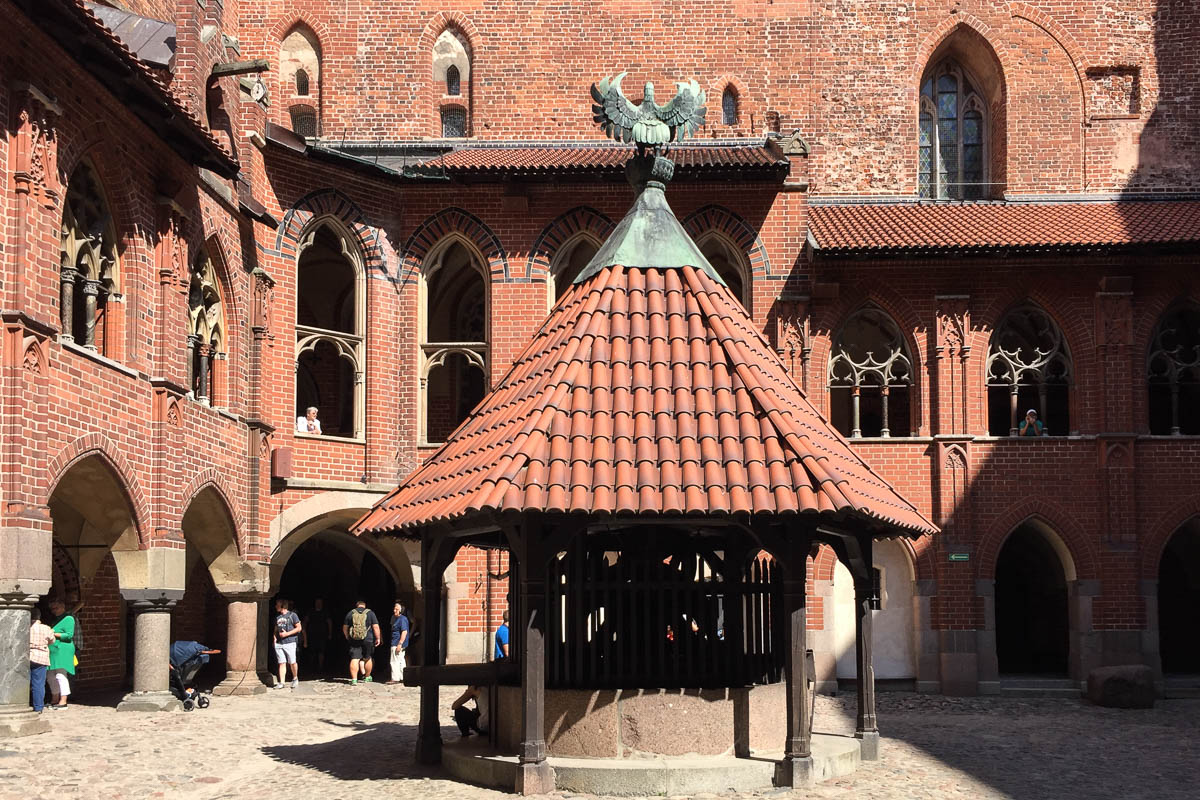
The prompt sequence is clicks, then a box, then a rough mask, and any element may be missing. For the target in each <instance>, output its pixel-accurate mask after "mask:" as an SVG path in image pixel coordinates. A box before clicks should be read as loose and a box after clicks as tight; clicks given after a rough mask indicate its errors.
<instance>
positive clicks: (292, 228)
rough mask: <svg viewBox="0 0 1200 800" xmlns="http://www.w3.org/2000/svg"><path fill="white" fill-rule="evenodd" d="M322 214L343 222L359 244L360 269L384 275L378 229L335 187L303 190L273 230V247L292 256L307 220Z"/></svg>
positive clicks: (283, 253) (294, 253)
mask: <svg viewBox="0 0 1200 800" xmlns="http://www.w3.org/2000/svg"><path fill="white" fill-rule="evenodd" d="M321 217H333V218H334V219H336V220H338V221H339V222H341V223H342V225H343V226H344V227H345V228H346V230H347V231H348V232H349V233H350V235H351V236H352V237H353V238H354V240H355V242H356V243H357V244H358V250H359V252H360V253H361V254H362V260H363V270H364V272H365V274H366V275H367V276H368V277H369V276H371V275H379V276H384V277H386V276H387V264H386V262H385V261H384V258H383V248H382V247H381V245H380V243H379V237H378V233H377V231H376V230H375V229H374V228H372V227H371V226H370V225H368V224H367V222H366V215H365V214H364V213H363V210H362V209H361V208H359V207H358V205H357V204H355V202H354V201H353V200H351V199H350V198H349V197H347V196H346V195H344V194H342V193H341V192H340V191H338V190H337V189H318V190H316V191H314V192H310V193H309V194H306V195H305V196H304V197H302V198H300V199H299V200H298V201H296V204H295V205H294V206H292V208H291V209H289V210H288V212H287V213H286V214H285V215H284V217H283V222H282V223H281V224H280V225H279V230H278V232H277V233H276V234H275V251H276V252H277V253H279V254H280V255H282V256H285V257H287V258H290V259H292V260H295V258H296V254H297V252H298V248H299V245H300V238H301V235H302V234H303V233H304V231H305V229H306V228H307V227H308V224H309V223H310V222H312V221H313V220H314V219H319V218H321Z"/></svg>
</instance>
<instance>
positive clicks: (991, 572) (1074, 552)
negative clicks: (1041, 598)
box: [977, 499, 1100, 580]
mask: <svg viewBox="0 0 1200 800" xmlns="http://www.w3.org/2000/svg"><path fill="white" fill-rule="evenodd" d="M1031 521H1032V522H1038V523H1041V524H1042V525H1044V526H1046V527H1047V528H1050V529H1051V530H1053V531H1054V533H1055V534H1056V535H1057V536H1058V537H1059V538H1060V539H1061V540H1062V543H1063V545H1064V546H1065V547H1066V548H1067V551H1068V552H1069V553H1070V556H1071V560H1072V562H1073V564H1074V568H1075V579H1076V580H1089V579H1096V578H1099V577H1100V573H1099V568H1098V567H1097V556H1096V553H1095V552H1094V550H1093V549H1092V546H1091V544H1090V543H1089V540H1088V536H1087V533H1086V531H1084V530H1083V529H1082V528H1081V527H1080V526H1079V525H1078V523H1076V522H1074V521H1073V520H1072V519H1071V515H1070V514H1069V513H1068V512H1067V511H1066V510H1065V509H1062V508H1060V507H1058V506H1056V505H1054V504H1052V503H1050V502H1048V501H1046V500H1042V499H1032V500H1024V501H1022V502H1020V503H1017V504H1016V505H1014V506H1011V507H1010V508H1009V509H1008V510H1007V511H1005V512H1004V513H1002V514H1000V515H999V516H998V517H996V518H995V519H994V520H993V521H992V524H991V526H990V527H989V528H988V529H987V532H986V533H985V534H984V535H983V537H982V538H981V539H980V540H979V550H978V552H979V561H978V564H979V566H978V567H977V569H978V572H977V576H978V577H980V578H982V579H984V580H986V579H988V578H991V577H994V576H995V573H996V559H997V557H998V556H999V555H1000V549H1001V548H1002V547H1003V546H1004V542H1005V541H1006V540H1007V539H1008V536H1009V534H1011V533H1012V532H1013V531H1014V530H1016V529H1017V528H1018V527H1020V526H1021V525H1023V524H1024V523H1026V522H1031ZM1064 567H1066V565H1064Z"/></svg>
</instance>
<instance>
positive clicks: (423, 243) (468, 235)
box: [400, 207, 509, 284]
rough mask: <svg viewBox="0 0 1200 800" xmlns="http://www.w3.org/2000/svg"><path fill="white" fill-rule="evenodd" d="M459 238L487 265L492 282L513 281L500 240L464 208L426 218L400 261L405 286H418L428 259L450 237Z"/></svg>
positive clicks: (413, 235)
mask: <svg viewBox="0 0 1200 800" xmlns="http://www.w3.org/2000/svg"><path fill="white" fill-rule="evenodd" d="M454 234H457V235H458V236H459V237H460V238H462V239H465V240H466V242H467V243H468V244H469V245H470V246H471V247H473V248H474V249H475V250H476V251H477V252H478V253H479V255H480V256H481V257H482V258H483V261H484V262H485V263H486V264H487V269H488V273H489V275H490V276H491V281H492V282H493V283H496V282H504V281H507V280H508V279H509V268H508V257H507V256H506V255H505V253H504V247H503V245H501V244H500V239H499V238H498V237H497V236H496V234H495V233H493V232H492V229H491V228H489V227H488V226H487V225H486V224H484V222H483V220H481V219H479V217H477V216H475V215H474V214H472V213H471V212H469V211H464V210H463V209H461V208H455V207H450V208H444V209H442V210H441V211H439V212H437V213H436V214H433V215H432V216H430V217H428V218H426V220H425V221H424V222H422V223H421V224H420V225H419V226H418V227H417V229H416V230H415V231H413V234H412V236H410V237H408V241H407V242H405V243H404V250H403V251H402V253H403V255H401V257H400V265H401V266H400V277H401V280H402V282H403V283H406V284H408V283H415V282H416V281H417V278H418V276H419V275H420V273H421V270H422V268H423V266H424V263H425V258H426V257H427V256H428V255H429V254H430V252H432V251H433V250H434V249H435V248H436V247H438V246H440V245H441V244H442V242H443V241H444V240H445V239H446V238H447V237H449V236H452V235H454Z"/></svg>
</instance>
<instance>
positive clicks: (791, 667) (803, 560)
mask: <svg viewBox="0 0 1200 800" xmlns="http://www.w3.org/2000/svg"><path fill="white" fill-rule="evenodd" d="M808 550H809V538H808V536H807V535H804V534H801V533H799V532H796V531H789V533H788V541H787V542H786V553H787V555H786V558H785V559H784V564H783V567H784V569H785V574H784V579H783V613H784V630H785V631H786V636H787V641H786V645H785V646H786V647H787V655H786V661H785V665H784V672H785V680H786V711H785V714H786V726H787V732H786V737H785V739H784V755H783V761H782V762H780V774H778V775H777V776H776V783H778V784H779V785H780V786H791V787H793V788H796V787H801V786H807V785H808V784H810V783H812V780H813V772H812V767H813V762H812V715H811V713H810V709H811V708H812V697H811V691H812V690H811V689H810V688H809V685H808V680H809V674H808V658H807V650H808V638H807V634H808V630H807V619H806V615H807V613H808V611H807V609H806V608H805V595H804V584H805V580H806V578H807V560H808Z"/></svg>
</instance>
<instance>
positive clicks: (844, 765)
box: [442, 734, 859, 796]
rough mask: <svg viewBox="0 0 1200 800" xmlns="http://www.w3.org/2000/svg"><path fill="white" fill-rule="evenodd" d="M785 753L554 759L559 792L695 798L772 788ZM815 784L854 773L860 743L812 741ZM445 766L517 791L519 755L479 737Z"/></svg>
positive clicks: (447, 755) (456, 750) (452, 746)
mask: <svg viewBox="0 0 1200 800" xmlns="http://www.w3.org/2000/svg"><path fill="white" fill-rule="evenodd" d="M782 755H783V754H782V753H768V754H757V755H755V756H754V757H752V758H734V757H732V756H720V757H715V758H714V757H711V756H683V757H674V758H669V757H657V758H562V757H551V758H550V759H549V762H550V767H551V769H552V770H553V771H554V788H555V789H557V790H560V791H568V792H581V793H585V794H599V795H640V796H646V795H664V796H671V795H691V794H699V793H705V792H713V793H719V792H730V791H733V792H749V791H755V790H759V789H767V788H770V787H771V786H772V785H773V779H774V776H775V766H776V762H777V760H778V759H780V758H782ZM812 755H813V768H812V779H813V780H814V781H826V780H830V779H832V778H838V777H842V776H844V775H849V774H850V773H852V772H854V770H855V769H857V768H858V764H859V743H858V740H857V739H852V738H850V737H846V736H827V735H824V734H816V735H814V736H813V742H812ZM442 765H443V767H444V768H445V769H446V771H447V772H448V773H449V774H450V775H451V776H452V777H453V778H455V779H457V780H460V781H465V782H467V783H474V784H478V785H480V786H489V787H492V788H496V789H503V790H505V791H513V789H514V787H515V785H516V777H517V757H516V756H508V755H499V754H497V753H495V752H493V751H491V750H489V749H488V748H487V746H486V743H484V742H481V741H480V740H479V739H474V738H472V739H463V740H461V741H456V742H447V743H446V745H445V747H444V748H443V749H442Z"/></svg>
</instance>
